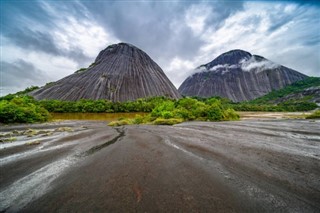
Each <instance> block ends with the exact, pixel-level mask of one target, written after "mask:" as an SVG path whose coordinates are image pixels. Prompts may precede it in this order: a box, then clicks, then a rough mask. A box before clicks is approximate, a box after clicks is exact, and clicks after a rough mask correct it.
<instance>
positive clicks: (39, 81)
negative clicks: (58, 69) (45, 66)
mask: <svg viewBox="0 0 320 213" xmlns="http://www.w3.org/2000/svg"><path fill="white" fill-rule="evenodd" d="M0 63H1V70H0V76H1V88H2V90H3V91H1V93H2V92H3V93H6V92H11V91H12V90H13V89H14V90H17V89H18V90H19V89H20V90H23V89H25V88H26V87H29V86H31V85H38V86H39V85H43V84H45V82H48V77H47V76H46V74H45V73H44V72H43V71H41V70H39V69H37V68H35V66H34V65H33V64H31V63H28V62H26V61H24V60H21V59H20V60H18V61H15V62H13V63H8V62H5V61H0Z"/></svg>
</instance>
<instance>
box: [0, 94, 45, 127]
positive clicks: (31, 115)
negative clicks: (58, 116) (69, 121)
mask: <svg viewBox="0 0 320 213" xmlns="http://www.w3.org/2000/svg"><path fill="white" fill-rule="evenodd" d="M49 118H50V114H49V112H48V111H47V110H46V109H44V108H43V107H42V106H40V105H39V104H38V103H37V102H36V101H35V100H34V99H33V98H31V97H27V96H24V97H15V98H13V99H11V100H1V101H0V122H1V123H34V122H45V121H48V119H49Z"/></svg>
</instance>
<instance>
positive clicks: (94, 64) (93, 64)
mask: <svg viewBox="0 0 320 213" xmlns="http://www.w3.org/2000/svg"><path fill="white" fill-rule="evenodd" d="M97 64H98V63H95V62H93V63H92V64H90V65H89V67H88V68H84V67H83V68H80V69H78V70H77V71H75V72H74V73H81V72H85V71H87V70H88V69H89V68H92V67H94V66H96V65H97Z"/></svg>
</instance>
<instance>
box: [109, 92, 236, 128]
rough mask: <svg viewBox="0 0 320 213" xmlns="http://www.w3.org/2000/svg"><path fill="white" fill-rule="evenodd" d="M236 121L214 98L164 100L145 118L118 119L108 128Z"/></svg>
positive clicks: (230, 112) (229, 110) (231, 113)
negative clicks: (204, 99) (143, 124)
mask: <svg viewBox="0 0 320 213" xmlns="http://www.w3.org/2000/svg"><path fill="white" fill-rule="evenodd" d="M238 119H239V115H238V114H237V113H236V112H235V111H234V110H233V109H230V108H226V107H224V106H223V105H222V104H221V101H220V100H218V99H216V98H210V99H207V100H206V101H204V102H203V101H199V100H196V99H193V98H182V99H180V100H170V99H164V100H163V101H162V102H161V103H160V104H158V105H156V106H155V107H154V109H153V110H152V111H151V113H150V114H148V115H147V116H144V117H142V116H136V118H134V119H119V121H114V122H111V123H109V126H121V125H128V124H141V123H145V124H155V125H174V124H178V123H181V122H183V121H192V120H200V121H226V120H238Z"/></svg>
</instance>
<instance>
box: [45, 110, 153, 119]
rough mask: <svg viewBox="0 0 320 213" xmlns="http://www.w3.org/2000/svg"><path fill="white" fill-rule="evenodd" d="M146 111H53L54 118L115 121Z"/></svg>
mask: <svg viewBox="0 0 320 213" xmlns="http://www.w3.org/2000/svg"><path fill="white" fill-rule="evenodd" d="M146 114H147V113H144V112H130V113H52V114H51V115H52V117H53V120H99V121H114V120H118V119H119V118H134V117H135V116H136V115H146Z"/></svg>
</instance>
